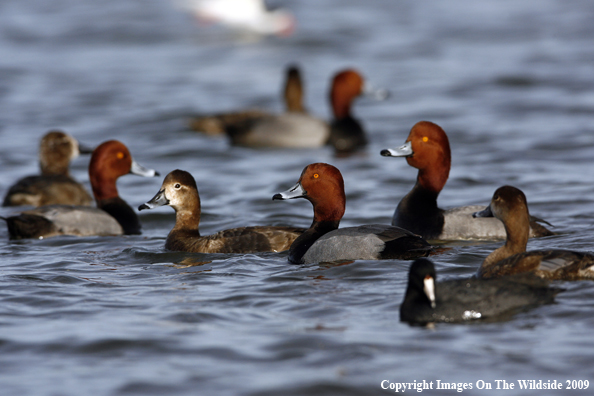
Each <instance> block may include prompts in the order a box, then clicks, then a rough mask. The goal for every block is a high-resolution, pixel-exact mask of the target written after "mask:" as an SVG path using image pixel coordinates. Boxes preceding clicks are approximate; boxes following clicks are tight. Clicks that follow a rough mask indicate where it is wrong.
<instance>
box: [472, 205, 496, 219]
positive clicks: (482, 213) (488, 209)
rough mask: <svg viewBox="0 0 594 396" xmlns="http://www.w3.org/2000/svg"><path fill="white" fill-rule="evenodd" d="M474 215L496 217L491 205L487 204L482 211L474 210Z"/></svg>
mask: <svg viewBox="0 0 594 396" xmlns="http://www.w3.org/2000/svg"><path fill="white" fill-rule="evenodd" d="M472 217H495V216H494V215H493V211H492V210H491V205H489V206H487V207H486V208H485V209H483V210H481V211H480V212H474V213H473V214H472Z"/></svg>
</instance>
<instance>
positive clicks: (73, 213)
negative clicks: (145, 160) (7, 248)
mask: <svg viewBox="0 0 594 396" xmlns="http://www.w3.org/2000/svg"><path fill="white" fill-rule="evenodd" d="M128 173H132V174H135V175H139V176H145V177H153V176H158V175H159V174H158V173H157V172H156V171H154V170H152V169H146V168H144V167H142V166H141V165H139V164H138V163H137V162H136V161H134V160H133V159H132V155H131V154H130V151H128V148H127V147H126V146H125V145H124V144H123V143H121V142H119V141H117V140H109V141H107V142H104V143H102V144H101V145H99V146H98V147H97V148H96V149H95V150H94V151H93V155H92V156H91V162H90V164H89V178H90V180H91V186H92V187H93V194H94V195H95V201H96V202H97V207H96V208H93V207H88V206H80V205H78V206H77V205H46V206H40V207H38V208H36V209H32V210H27V211H25V212H22V213H21V214H20V215H17V216H10V217H8V218H2V219H3V220H5V221H6V223H7V225H8V233H9V237H10V239H23V238H39V239H43V238H48V237H53V236H57V235H75V236H93V235H122V234H126V235H131V234H140V233H141V231H140V228H141V226H140V221H139V220H138V216H136V213H135V212H134V210H133V209H132V208H131V207H130V206H129V205H128V204H127V203H126V202H125V201H124V200H123V199H122V198H120V196H119V194H118V189H117V187H116V181H117V179H118V178H119V177H120V176H123V175H126V174H128Z"/></svg>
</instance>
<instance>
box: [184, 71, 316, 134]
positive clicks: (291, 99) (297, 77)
mask: <svg viewBox="0 0 594 396" xmlns="http://www.w3.org/2000/svg"><path fill="white" fill-rule="evenodd" d="M283 101H284V104H285V109H286V113H285V114H300V115H301V117H308V116H307V110H306V109H305V106H304V104H303V81H302V79H301V72H300V70H299V67H298V66H297V65H290V66H288V67H287V70H286V78H285V83H284V89H283ZM274 117H279V116H276V115H274V114H272V113H269V112H265V111H262V110H257V109H251V110H244V111H232V112H226V113H217V114H212V115H205V116H199V117H196V118H193V119H191V120H190V128H191V129H193V130H195V131H197V132H202V133H206V134H207V135H219V134H224V133H226V132H227V131H229V130H236V129H238V128H239V129H246V128H248V126H249V125H257V124H259V123H262V122H265V120H269V119H271V118H274ZM298 117H299V116H298ZM312 118H313V117H312ZM320 122H323V121H320Z"/></svg>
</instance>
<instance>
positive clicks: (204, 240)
mask: <svg viewBox="0 0 594 396" xmlns="http://www.w3.org/2000/svg"><path fill="white" fill-rule="evenodd" d="M163 205H169V206H171V207H172V208H173V209H174V210H175V226H174V227H173V229H172V230H171V231H170V232H169V235H168V236H167V241H166V242H165V248H166V249H169V250H173V251H183V252H192V253H256V252H281V251H284V250H287V249H289V247H290V246H291V244H292V243H293V241H294V240H295V239H296V238H297V237H298V236H299V235H301V234H302V233H303V232H304V231H305V229H303V228H296V227H275V226H253V227H240V228H233V229H229V230H224V231H219V232H217V233H215V234H212V235H204V236H203V235H200V231H199V229H198V227H199V225H200V216H201V205H200V195H199V193H198V188H197V186H196V181H195V180H194V178H193V177H192V175H191V174H190V173H188V172H186V171H183V170H179V169H177V170H174V171H172V172H170V173H169V174H168V175H167V176H166V177H165V180H163V185H162V186H161V189H160V191H159V192H158V193H157V194H156V195H155V196H154V197H153V198H152V199H151V200H150V201H148V202H147V203H145V204H143V205H141V206H140V207H139V208H138V209H139V210H143V209H152V208H155V207H158V206H163Z"/></svg>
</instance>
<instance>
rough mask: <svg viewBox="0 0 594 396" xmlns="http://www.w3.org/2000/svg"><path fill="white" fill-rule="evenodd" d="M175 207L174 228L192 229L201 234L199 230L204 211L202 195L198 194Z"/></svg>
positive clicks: (177, 229) (176, 229)
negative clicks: (201, 202)
mask: <svg viewBox="0 0 594 396" xmlns="http://www.w3.org/2000/svg"><path fill="white" fill-rule="evenodd" d="M173 208H174V209H175V226H174V227H173V230H175V231H179V230H192V231H193V232H197V233H198V235H200V233H199V231H198V226H199V225H200V216H201V213H202V211H201V205H200V197H199V196H198V195H196V197H194V198H193V199H188V200H187V201H185V202H184V205H183V206H182V207H179V206H174V207H173ZM173 230H172V231H173Z"/></svg>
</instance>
